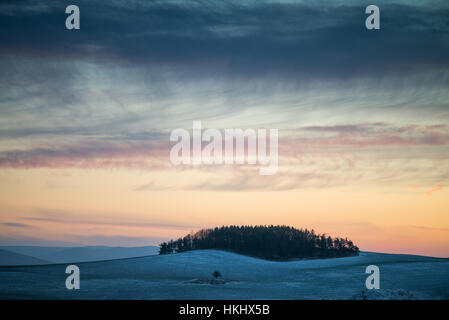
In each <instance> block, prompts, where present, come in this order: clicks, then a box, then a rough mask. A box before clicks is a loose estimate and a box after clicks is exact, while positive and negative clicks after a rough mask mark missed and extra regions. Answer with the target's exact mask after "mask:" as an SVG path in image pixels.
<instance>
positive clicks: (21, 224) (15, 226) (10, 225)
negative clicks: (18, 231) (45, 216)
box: [2, 222, 32, 228]
mask: <svg viewBox="0 0 449 320" xmlns="http://www.w3.org/2000/svg"><path fill="white" fill-rule="evenodd" d="M2 225H4V226H6V227H14V228H32V226H30V225H28V224H24V223H19V222H3V223H2Z"/></svg>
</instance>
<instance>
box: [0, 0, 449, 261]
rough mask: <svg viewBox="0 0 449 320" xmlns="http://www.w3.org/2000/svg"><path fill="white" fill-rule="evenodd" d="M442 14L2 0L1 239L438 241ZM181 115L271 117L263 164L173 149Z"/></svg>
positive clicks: (445, 222)
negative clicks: (286, 236)
mask: <svg viewBox="0 0 449 320" xmlns="http://www.w3.org/2000/svg"><path fill="white" fill-rule="evenodd" d="M69 4H76V5H78V6H79V8H80V29H79V30H67V29H66V28H65V19H66V17H67V16H68V15H67V14H66V13H65V7H66V6H68V5H69ZM369 4H375V5H377V6H378V7H379V8H380V27H381V28H380V30H367V29H366V28H365V19H366V17H367V14H365V8H366V6H367V5H369ZM448 16H449V3H448V2H447V1H437V0H436V1H435V0H429V1H405V0H404V1H402V0H395V1H380V0H379V1H375V2H373V3H366V2H363V1H355V0H351V1H321V0H319V1H313V2H311V1H274V0H273V1H272V0H269V1H260V0H258V1H255V0H254V1H226V0H222V1H218V0H208V1H192V0H186V1H171V0H169V1H143V0H136V1H119V0H116V1H108V2H106V3H105V2H103V1H97V0H89V1H87V0H86V1H82V0H78V1H76V2H73V3H67V2H65V1H51V2H50V1H39V2H36V1H2V2H1V4H0V39H1V46H0V71H1V72H0V111H1V116H0V244H2V245H62V246H70V245H114V246H116V245H117V246H118V245H119V246H138V245H152V244H154V245H157V244H158V243H160V242H161V241H164V240H167V239H171V238H177V237H180V236H183V235H185V234H186V233H189V232H191V231H195V230H199V229H201V228H209V227H215V226H221V225H259V224H268V225H271V224H286V225H290V226H294V227H298V228H308V229H312V228H313V229H314V230H315V231H316V232H318V233H326V234H329V235H331V236H342V237H348V238H349V239H351V240H353V241H354V242H355V243H356V244H357V245H358V246H359V247H360V248H361V250H365V251H377V252H390V253H413V254H422V255H430V256H439V257H449V210H448V208H449V191H448V184H449V161H448V160H449V90H448V88H449V20H448V19H447V17H448ZM194 120H199V121H201V122H202V126H203V128H204V129H206V128H216V129H219V130H224V129H225V128H243V129H248V128H250V129H259V128H266V129H270V128H276V129H278V132H279V169H278V171H277V172H276V174H274V175H269V176H262V175H259V167H258V166H254V165H248V164H246V165H212V166H210V165H209V166H208V165H200V166H189V165H179V166H175V165H173V164H172V163H171V162H170V157H169V154H170V148H171V146H172V143H171V142H170V140H169V137H170V132H171V131H172V130H174V129H176V128H185V129H187V130H188V131H191V130H192V122H193V121H194Z"/></svg>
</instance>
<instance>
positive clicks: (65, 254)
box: [0, 246, 158, 266]
mask: <svg viewBox="0 0 449 320" xmlns="http://www.w3.org/2000/svg"><path fill="white" fill-rule="evenodd" d="M0 250H1V251H0V265H4V266H5V265H26V264H48V263H71V262H90V261H100V260H113V259H123V258H133V257H142V256H148V255H155V254H157V253H158V247H156V246H144V247H107V246H85V247H40V246H1V247H0ZM14 255H16V256H15V257H16V258H14V260H13V258H12V257H13V256H14ZM20 255H21V256H23V258H22V259H20V258H19V256H20ZM25 257H28V258H25ZM30 258H32V259H35V260H30ZM12 262H14V263H12Z"/></svg>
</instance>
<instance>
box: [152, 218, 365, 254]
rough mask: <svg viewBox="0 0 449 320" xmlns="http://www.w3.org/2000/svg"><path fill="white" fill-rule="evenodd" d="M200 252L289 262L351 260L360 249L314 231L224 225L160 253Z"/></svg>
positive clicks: (169, 245) (165, 244)
mask: <svg viewBox="0 0 449 320" xmlns="http://www.w3.org/2000/svg"><path fill="white" fill-rule="evenodd" d="M196 249H219V250H226V251H232V252H235V253H240V254H245V255H249V256H254V257H259V258H264V259H271V260H289V259H303V258H332V257H349V256H356V255H358V254H359V248H358V247H357V246H356V245H355V244H354V243H353V242H352V241H351V240H348V239H347V238H332V237H330V236H328V235H325V234H316V233H315V231H314V230H310V231H309V230H307V229H296V228H293V227H289V226H273V225H271V226H223V227H220V228H218V227H217V228H215V229H203V230H200V231H198V232H196V233H191V234H188V235H186V236H185V237H183V238H179V239H177V240H171V241H169V242H163V243H161V244H160V249H159V254H170V253H174V252H183V251H189V250H196Z"/></svg>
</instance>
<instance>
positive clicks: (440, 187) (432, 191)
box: [426, 185, 444, 197]
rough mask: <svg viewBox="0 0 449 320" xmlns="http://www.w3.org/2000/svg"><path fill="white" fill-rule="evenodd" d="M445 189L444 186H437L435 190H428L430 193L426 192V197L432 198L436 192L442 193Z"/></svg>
mask: <svg viewBox="0 0 449 320" xmlns="http://www.w3.org/2000/svg"><path fill="white" fill-rule="evenodd" d="M443 188H444V186H442V185H440V186H437V187H435V188H432V189H430V190H428V191H427V192H426V196H428V197H430V196H431V195H433V194H434V193H435V192H438V191H440V190H443Z"/></svg>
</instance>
